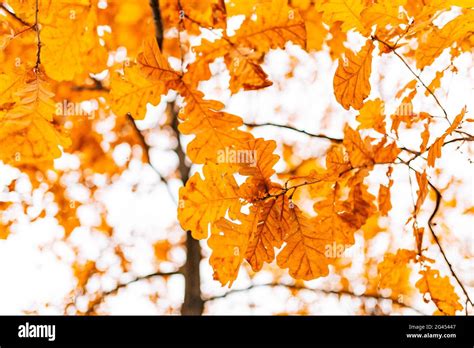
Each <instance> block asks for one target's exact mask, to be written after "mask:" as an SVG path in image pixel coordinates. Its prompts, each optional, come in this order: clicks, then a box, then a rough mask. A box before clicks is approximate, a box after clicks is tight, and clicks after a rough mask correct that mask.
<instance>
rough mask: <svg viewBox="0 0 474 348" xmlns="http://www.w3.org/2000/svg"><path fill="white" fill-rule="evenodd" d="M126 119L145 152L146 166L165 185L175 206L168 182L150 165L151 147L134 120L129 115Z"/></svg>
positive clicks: (174, 199)
mask: <svg viewBox="0 0 474 348" xmlns="http://www.w3.org/2000/svg"><path fill="white" fill-rule="evenodd" d="M127 118H128V120H129V122H130V124H131V126H132V128H133V130H134V131H135V134H136V135H137V136H138V138H139V140H140V144H141V146H142V148H143V150H144V152H145V160H146V162H147V163H148V165H149V166H150V167H151V168H152V169H153V171H154V172H155V173H156V174H157V175H158V177H159V178H160V180H161V181H162V182H163V183H164V184H165V185H166V189H167V190H168V193H169V195H170V197H171V199H172V200H173V202H174V203H175V204H176V205H177V204H178V202H177V201H176V198H175V196H174V194H173V192H172V191H171V187H170V185H169V182H168V180H167V179H166V178H165V176H164V175H163V174H161V173H160V171H159V170H158V169H157V168H156V167H155V166H154V165H153V163H151V160H150V151H151V147H150V145H148V143H147V142H146V139H145V136H144V135H143V133H142V131H141V130H140V129H138V127H137V124H136V123H135V120H134V119H133V117H132V116H130V114H128V115H127Z"/></svg>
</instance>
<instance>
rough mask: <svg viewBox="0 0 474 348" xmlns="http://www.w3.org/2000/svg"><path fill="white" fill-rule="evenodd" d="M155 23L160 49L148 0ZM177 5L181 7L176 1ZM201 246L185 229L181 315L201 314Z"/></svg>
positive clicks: (156, 6)
mask: <svg viewBox="0 0 474 348" xmlns="http://www.w3.org/2000/svg"><path fill="white" fill-rule="evenodd" d="M150 6H151V8H152V11H153V18H154V23H155V36H156V41H157V43H158V46H159V48H160V49H162V46H163V21H162V18H161V12H160V3H159V0H150ZM178 6H179V7H181V5H180V2H179V1H178ZM181 58H182V57H181ZM167 110H168V112H169V115H170V117H171V128H172V129H173V132H174V135H175V137H176V140H177V142H178V144H177V146H176V149H175V152H176V155H177V156H178V159H179V165H178V171H179V173H180V176H181V180H182V182H183V186H184V185H186V182H187V181H188V179H189V172H190V169H191V168H190V166H189V165H188V164H187V163H186V154H185V152H184V150H183V146H182V143H181V138H180V133H179V130H178V125H179V119H178V110H177V108H176V104H175V102H172V103H169V104H168V106H167ZM200 263H201V247H200V245H199V241H198V240H196V239H194V238H193V237H192V236H191V231H186V263H185V264H184V270H183V274H184V279H185V291H184V302H183V306H182V308H181V314H183V315H201V314H202V312H203V310H204V302H203V300H202V297H201V287H200V286H201V274H200Z"/></svg>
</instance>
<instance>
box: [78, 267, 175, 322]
mask: <svg viewBox="0 0 474 348" xmlns="http://www.w3.org/2000/svg"><path fill="white" fill-rule="evenodd" d="M182 273H183V272H182V270H181V269H178V270H176V271H172V272H154V273H150V274H146V275H143V276H138V277H135V278H133V279H132V280H130V281H128V282H125V283H120V284H118V285H117V286H116V287H115V288H113V289H112V290H108V291H105V292H103V293H101V294H100V295H99V296H100V297H99V298H98V299H96V300H94V301H93V302H92V303H91V306H90V307H89V308H88V309H87V311H86V313H85V314H86V315H90V314H92V313H94V311H95V309H96V308H97V307H98V306H99V305H100V304H101V303H102V302H104V300H105V298H106V297H108V296H111V295H114V294H116V293H117V292H118V291H119V290H120V289H122V288H126V287H127V286H129V285H131V284H134V283H137V282H140V281H142V280H147V279H152V278H155V277H170V276H172V275H176V274H182Z"/></svg>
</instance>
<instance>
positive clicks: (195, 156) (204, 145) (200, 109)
mask: <svg viewBox="0 0 474 348" xmlns="http://www.w3.org/2000/svg"><path fill="white" fill-rule="evenodd" d="M178 91H179V92H180V94H181V95H182V96H183V97H184V98H185V101H186V106H185V107H184V109H183V111H182V113H181V115H183V117H184V121H183V122H182V123H181V124H180V125H179V130H180V132H181V133H182V134H195V135H196V137H195V138H194V139H193V140H192V141H191V142H190V143H189V144H188V147H187V155H188V156H189V158H191V160H192V161H193V162H194V163H206V162H214V163H216V162H217V161H218V157H219V156H220V154H221V152H222V151H224V152H225V151H227V152H229V151H230V152H234V151H237V149H238V148H240V147H239V146H238V145H239V144H242V143H244V142H246V141H248V140H249V139H251V137H252V136H251V135H250V134H249V133H246V132H243V131H241V130H238V129H237V128H238V127H239V126H241V125H242V124H243V121H242V119H241V118H240V117H238V116H235V115H232V114H229V113H227V112H224V111H222V109H223V108H224V104H222V103H221V102H218V101H216V100H205V99H204V94H203V93H201V92H200V91H197V90H192V89H190V88H189V86H188V85H186V84H185V83H181V84H180V85H179V86H178Z"/></svg>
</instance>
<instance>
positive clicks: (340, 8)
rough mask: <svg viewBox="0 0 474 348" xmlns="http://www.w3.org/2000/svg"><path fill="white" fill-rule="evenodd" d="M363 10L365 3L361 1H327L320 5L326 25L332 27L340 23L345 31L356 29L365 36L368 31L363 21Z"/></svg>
mask: <svg viewBox="0 0 474 348" xmlns="http://www.w3.org/2000/svg"><path fill="white" fill-rule="evenodd" d="M363 9H364V3H363V2H362V1H361V0H327V1H325V2H323V3H322V4H321V5H320V10H321V11H322V12H323V20H324V22H325V23H327V24H329V25H332V24H334V23H335V22H337V21H340V22H341V23H342V25H341V29H342V30H343V31H345V32H347V31H349V30H351V29H355V30H357V31H359V32H360V33H361V34H363V35H365V34H367V33H368V30H367V29H366V28H365V27H364V24H363V23H362V21H361V12H362V10H363Z"/></svg>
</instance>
